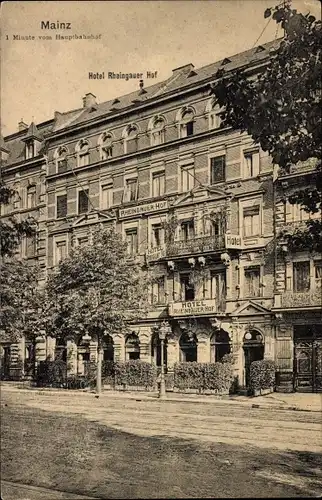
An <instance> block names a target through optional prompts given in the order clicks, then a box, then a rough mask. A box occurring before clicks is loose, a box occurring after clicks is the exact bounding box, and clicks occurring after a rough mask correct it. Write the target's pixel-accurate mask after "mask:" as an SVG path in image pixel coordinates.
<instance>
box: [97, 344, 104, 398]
mask: <svg viewBox="0 0 322 500" xmlns="http://www.w3.org/2000/svg"><path fill="white" fill-rule="evenodd" d="M102 354H103V349H102V342H101V339H98V344H97V375H96V394H100V393H101V392H102Z"/></svg>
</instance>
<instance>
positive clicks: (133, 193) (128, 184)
mask: <svg viewBox="0 0 322 500" xmlns="http://www.w3.org/2000/svg"><path fill="white" fill-rule="evenodd" d="M137 192H138V180H137V177H132V178H131V179H126V181H125V188H124V195H123V202H124V203H125V202H127V201H133V200H136V199H137Z"/></svg>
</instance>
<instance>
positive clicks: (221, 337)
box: [210, 329, 231, 363]
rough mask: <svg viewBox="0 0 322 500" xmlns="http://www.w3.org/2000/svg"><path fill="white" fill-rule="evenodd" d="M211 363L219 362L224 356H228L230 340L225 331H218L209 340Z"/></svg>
mask: <svg viewBox="0 0 322 500" xmlns="http://www.w3.org/2000/svg"><path fill="white" fill-rule="evenodd" d="M210 349H211V356H210V359H211V362H212V363H215V362H218V361H221V360H222V359H223V357H224V356H225V355H226V354H230V352H231V349H230V338H229V335H228V333H227V332H226V331H225V330H222V329H220V330H218V331H217V332H215V333H214V334H213V335H212V337H211V339H210Z"/></svg>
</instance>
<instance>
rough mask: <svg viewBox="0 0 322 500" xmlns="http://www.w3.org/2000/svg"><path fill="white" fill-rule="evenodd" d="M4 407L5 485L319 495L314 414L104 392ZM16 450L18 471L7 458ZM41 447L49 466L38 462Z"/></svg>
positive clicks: (127, 494) (139, 492) (129, 493)
mask: <svg viewBox="0 0 322 500" xmlns="http://www.w3.org/2000/svg"><path fill="white" fill-rule="evenodd" d="M2 406H3V408H2V410H3V411H2V415H3V416H2V435H3V443H4V445H3V459H4V460H5V458H6V457H7V458H11V460H9V462H10V463H9V464H8V463H6V462H4V465H3V470H2V479H3V480H7V481H13V482H15V481H16V482H21V483H24V484H32V485H34V486H41V487H48V488H56V489H59V490H63V491H68V492H70V493H74V494H81V493H83V494H84V495H86V494H87V495H88V496H91V497H95V498H155V497H159V498H160V497H163V498H170V497H173V498H179V497H181V498H182V497H186V498H187V497H198V496H203V497H214V498H220V497H221V498H222V497H225V498H228V497H235V498H242V497H247V496H255V497H259V498H260V497H280V498H282V497H283V496H292V497H296V496H312V497H316V496H320V495H321V492H322V442H321V414H320V413H319V412H301V411H293V412H292V411H284V410H273V409H269V410H267V409H260V408H253V409H251V408H248V407H247V408H246V407H243V406H238V405H233V406H232V405H228V404H226V403H225V402H220V401H217V402H214V403H213V404H198V403H193V402H191V403H187V402H177V401H159V400H151V401H145V400H140V398H139V397H138V398H137V400H135V399H126V398H116V397H113V396H110V395H109V394H108V393H104V394H103V395H102V396H101V397H100V398H99V399H97V398H95V396H94V395H93V394H87V393H79V394H76V395H75V394H70V393H68V392H65V391H64V392H63V391H62V392H61V393H57V392H55V393H50V391H49V392H44V393H42V394H39V393H35V392H33V391H10V390H5V391H3V393H2ZM6 415H8V419H6ZM9 415H10V418H9ZM57 426H58V427H57ZM81 428H82V429H83V431H81V430H80V429H81ZM104 429H105V430H104ZM78 431H79V432H78ZM97 433H98V434H97ZM73 434H75V437H74V438H73ZM103 435H104V439H102V436H103ZM91 436H97V437H94V438H93V439H92V438H91ZM106 437H107V441H106ZM9 438H10V443H8V448H7V446H6V439H9ZM26 440H27V441H28V443H29V444H28V446H27V445H26ZM42 440H44V442H42ZM55 440H57V443H56V444H55ZM15 441H16V442H15ZM62 443H64V445H63V447H64V450H62ZM9 444H10V447H9ZM107 444H108V446H107ZM15 446H16V447H17V449H16V454H17V452H18V454H19V457H18V462H19V463H20V462H21V463H20V466H19V467H15V464H14V463H13V460H12V457H13V455H14V451H12V449H11V448H13V449H14V448H15ZM106 446H107V448H106ZM33 447H38V451H36V450H34V451H33ZM22 449H23V453H22V452H21V450H22ZM39 449H41V454H45V455H46V456H47V458H46V460H47V462H46V460H45V461H44V462H43V461H42V459H41V458H40V457H39V459H38V458H37V456H38V455H37V454H38V453H39ZM24 453H25V458H23V457H21V456H20V455H21V454H22V455H23V454H24ZM53 453H54V454H55V457H54V459H53ZM61 453H63V455H62V456H61V458H60V460H59V464H58V457H59V455H60V454H61ZM66 453H67V455H66ZM98 456H100V457H101V460H98ZM24 460H25V461H26V462H27V463H29V464H30V471H34V472H33V474H32V478H31V477H30V471H29V472H28V468H27V470H25V469H24V467H25V462H24ZM51 460H53V461H54V465H55V467H54V469H55V470H54V469H53V470H51V469H52V463H51ZM64 460H66V464H67V465H66V467H65V468H64V467H63V463H64ZM48 461H49V463H48ZM73 463H74V467H72V468H71V465H72V464H73ZM103 463H105V464H106V465H105V466H104V467H103ZM44 467H45V469H44ZM60 467H63V468H62V469H60ZM75 467H78V468H79V469H77V470H75ZM83 469H84V470H83ZM93 470H94V472H93ZM44 471H45V472H44ZM85 471H87V476H86V473H85ZM89 471H91V472H89ZM70 474H72V476H71V475H70ZM101 474H102V476H101ZM86 478H87V480H86ZM106 478H108V480H107V479H106ZM94 485H95V487H94ZM28 495H29V496H28V498H31V499H32V500H33V498H34V497H31V496H30V492H28ZM8 498H11V497H8ZM12 498H17V496H15V497H12ZM36 498H37V497H35V499H36ZM43 498H46V497H43ZM49 498H54V497H50V496H48V499H49ZM56 498H59V496H57V497H56ZM60 498H61V497H60ZM83 498H85V497H83Z"/></svg>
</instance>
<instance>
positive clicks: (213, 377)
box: [174, 358, 234, 394]
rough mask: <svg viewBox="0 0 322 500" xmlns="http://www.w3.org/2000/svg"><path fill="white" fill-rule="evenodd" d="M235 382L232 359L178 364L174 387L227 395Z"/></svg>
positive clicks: (176, 365)
mask: <svg viewBox="0 0 322 500" xmlns="http://www.w3.org/2000/svg"><path fill="white" fill-rule="evenodd" d="M233 382H234V370H233V365H232V363H231V359H230V358H227V359H226V360H225V361H223V362H217V363H197V362H192V363H188V362H185V363H176V364H175V366H174V386H175V388H178V389H198V390H199V391H200V392H201V391H205V390H211V391H216V392H218V393H225V394H227V393H228V392H229V391H230V389H231V387H232V384H233Z"/></svg>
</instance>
